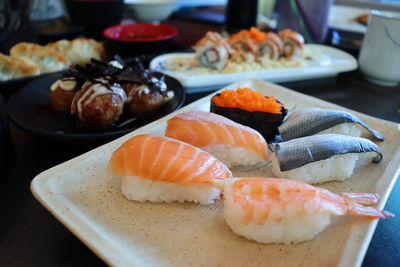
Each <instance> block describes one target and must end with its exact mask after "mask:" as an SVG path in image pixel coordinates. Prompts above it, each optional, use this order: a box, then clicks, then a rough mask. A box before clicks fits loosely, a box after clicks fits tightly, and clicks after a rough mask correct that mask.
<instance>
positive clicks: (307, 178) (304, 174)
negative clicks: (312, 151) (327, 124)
mask: <svg viewBox="0 0 400 267" xmlns="http://www.w3.org/2000/svg"><path fill="white" fill-rule="evenodd" d="M358 157H359V156H358V154H357V153H349V154H343V155H336V156H333V157H331V158H329V159H324V160H320V161H316V162H312V163H308V164H306V165H304V166H302V167H300V168H296V169H293V170H289V171H281V169H280V167H279V162H278V159H277V158H276V155H275V154H274V153H272V156H271V159H272V172H273V173H274V175H275V176H276V177H279V178H287V179H293V180H297V181H301V182H304V183H308V184H319V183H324V182H327V181H344V180H346V179H348V178H349V177H351V175H352V174H353V171H354V168H355V166H356V163H357V160H358Z"/></svg>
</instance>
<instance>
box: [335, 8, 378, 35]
mask: <svg viewBox="0 0 400 267" xmlns="http://www.w3.org/2000/svg"><path fill="white" fill-rule="evenodd" d="M365 13H367V14H369V13H371V10H369V9H367V8H359V7H352V6H340V5H332V6H331V9H330V11H329V18H328V24H329V27H330V28H332V29H336V30H341V31H348V32H354V33H360V34H364V33H366V32H367V26H365V25H362V24H361V23H358V22H357V21H356V18H357V17H358V16H359V15H362V14H365Z"/></svg>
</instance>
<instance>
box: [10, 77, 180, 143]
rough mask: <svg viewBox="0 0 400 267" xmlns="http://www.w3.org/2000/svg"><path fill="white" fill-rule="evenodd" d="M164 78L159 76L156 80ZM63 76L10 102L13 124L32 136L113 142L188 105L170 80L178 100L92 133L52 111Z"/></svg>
mask: <svg viewBox="0 0 400 267" xmlns="http://www.w3.org/2000/svg"><path fill="white" fill-rule="evenodd" d="M157 75H158V76H160V74H156V76H157ZM60 76H61V75H60V74H53V75H49V76H47V77H44V78H40V79H38V80H35V81H33V82H31V83H29V84H28V85H26V86H25V87H24V88H23V89H22V90H21V91H19V92H18V93H17V94H15V95H14V96H13V97H12V98H11V99H10V100H9V101H8V102H7V112H8V116H9V118H10V119H11V121H12V122H13V123H14V124H15V125H17V126H18V127H20V128H21V129H22V130H25V131H27V132H29V133H32V134H36V135H40V136H45V137H51V138H56V139H75V140H78V139H80V140H85V139H90V140H93V139H111V138H115V137H119V136H122V135H124V134H126V133H128V132H131V131H133V130H135V129H137V128H139V127H141V126H143V125H145V124H147V123H150V122H152V121H154V120H156V119H159V118H161V117H163V116H165V115H167V114H169V113H171V112H173V111H174V110H177V109H178V108H180V107H181V106H182V104H183V102H184V101H185V91H184V89H183V87H182V85H181V84H180V83H179V82H178V81H177V80H175V79H173V78H171V77H169V76H166V77H165V82H166V84H167V87H168V89H169V90H172V91H174V94H175V96H174V98H173V99H171V100H170V101H168V102H167V103H165V104H164V105H163V106H162V107H161V108H160V109H159V110H158V111H157V112H156V113H154V114H152V115H149V116H143V117H138V118H135V119H134V120H133V121H132V117H124V115H123V116H121V118H120V120H119V121H118V122H117V124H116V126H113V127H109V128H107V129H104V130H96V129H89V128H86V127H83V126H81V125H79V124H78V123H77V121H76V120H75V119H74V118H72V117H71V116H69V115H68V114H63V113H59V112H57V111H55V110H53V108H52V107H51V104H50V98H49V92H50V86H51V84H52V83H53V82H55V81H56V80H57V79H59V78H60Z"/></svg>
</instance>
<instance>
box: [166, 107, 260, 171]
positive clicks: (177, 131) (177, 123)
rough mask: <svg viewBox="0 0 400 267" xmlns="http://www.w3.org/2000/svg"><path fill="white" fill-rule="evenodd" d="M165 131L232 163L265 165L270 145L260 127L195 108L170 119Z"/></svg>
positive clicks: (232, 164) (168, 134)
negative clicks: (256, 127) (258, 128)
mask: <svg viewBox="0 0 400 267" xmlns="http://www.w3.org/2000/svg"><path fill="white" fill-rule="evenodd" d="M165 135H166V136H168V137H171V138H175V139H178V140H181V141H183V142H186V143H189V144H191V145H193V146H196V147H199V148H201V149H203V150H205V151H207V152H209V153H210V154H212V155H214V156H215V157H216V158H218V159H219V160H221V161H222V162H223V163H224V164H226V165H227V166H228V168H229V167H232V166H249V165H250V166H253V165H265V163H266V162H267V160H268V146H267V142H266V141H265V139H264V138H263V137H262V136H261V134H259V133H258V132H257V131H256V130H254V129H252V128H250V127H247V126H244V125H241V124H239V123H236V122H234V121H232V120H230V119H228V118H225V117H223V116H221V115H218V114H215V113H211V112H205V111H191V112H186V113H181V114H178V115H176V116H175V117H173V118H172V119H169V120H168V122H167V129H166V131H165Z"/></svg>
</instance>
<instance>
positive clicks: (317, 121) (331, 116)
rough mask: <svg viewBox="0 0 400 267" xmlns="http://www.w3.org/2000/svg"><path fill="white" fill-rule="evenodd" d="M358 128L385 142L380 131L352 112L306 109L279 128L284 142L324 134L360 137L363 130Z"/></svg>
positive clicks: (289, 118) (291, 114)
mask: <svg viewBox="0 0 400 267" xmlns="http://www.w3.org/2000/svg"><path fill="white" fill-rule="evenodd" d="M358 126H361V127H363V128H364V129H366V130H367V131H369V132H370V133H371V134H372V135H373V136H374V137H375V138H376V139H378V140H380V141H383V136H382V135H381V134H380V133H379V132H378V131H376V130H374V129H372V128H371V127H369V126H368V125H367V124H366V123H365V122H363V121H362V120H360V119H359V118H358V117H357V116H355V115H353V114H351V113H350V112H347V111H343V110H331V109H323V108H305V109H301V110H296V111H294V112H292V113H290V114H289V115H288V117H287V118H286V120H285V121H284V122H283V123H282V125H281V126H280V127H279V132H280V134H281V138H282V141H287V140H291V139H294V138H299V137H303V136H308V135H313V134H322V133H324V134H325V133H338V134H346V135H350V136H356V137H359V136H361V129H360V127H358Z"/></svg>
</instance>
